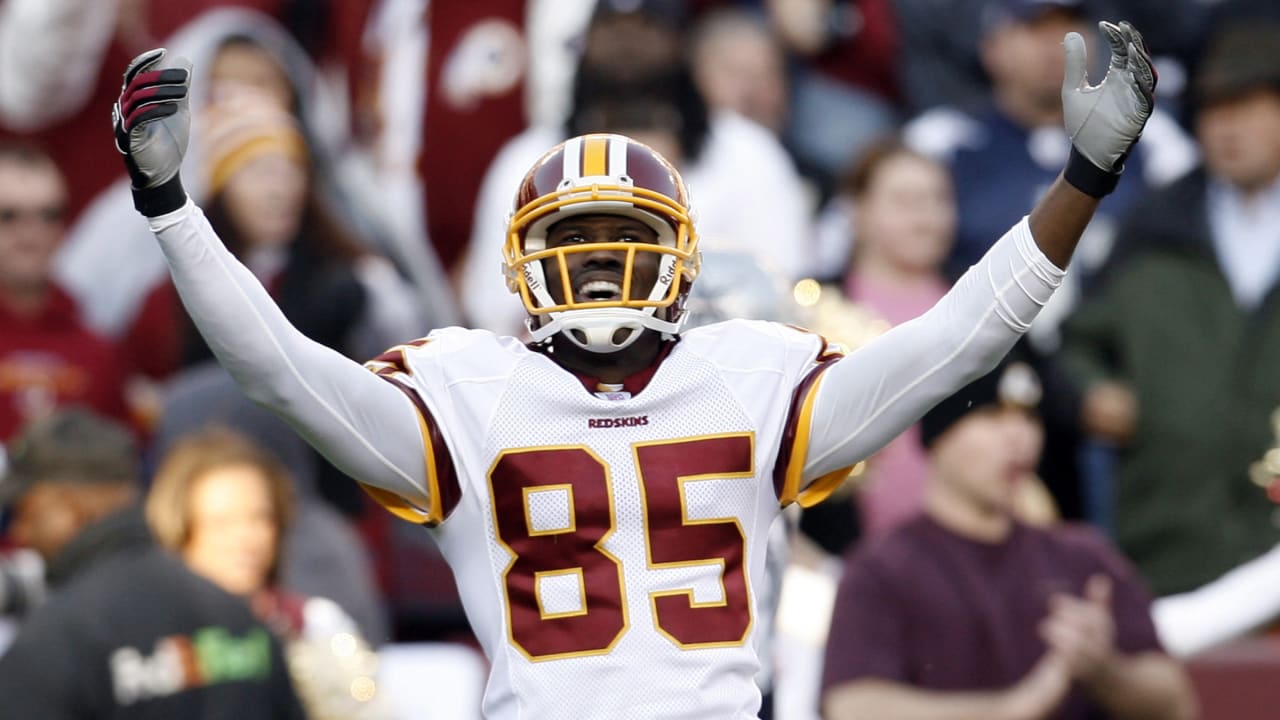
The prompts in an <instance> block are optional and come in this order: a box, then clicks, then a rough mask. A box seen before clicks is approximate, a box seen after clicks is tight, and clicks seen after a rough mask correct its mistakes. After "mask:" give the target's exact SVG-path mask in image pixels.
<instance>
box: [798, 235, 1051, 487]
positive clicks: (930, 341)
mask: <svg viewBox="0 0 1280 720" xmlns="http://www.w3.org/2000/svg"><path fill="white" fill-rule="evenodd" d="M1064 274H1065V273H1064V272H1063V271H1062V270H1060V269H1059V268H1058V267H1056V266H1055V265H1054V264H1053V263H1052V262H1050V261H1049V259H1048V258H1046V257H1045V256H1044V254H1043V253H1042V252H1040V248H1039V247H1037V246H1036V244H1035V240H1033V239H1032V237H1031V230H1030V228H1029V227H1028V224H1027V220H1026V218H1023V220H1022V221H1021V222H1019V223H1018V224H1017V225H1015V226H1014V227H1013V228H1012V229H1011V230H1010V231H1009V232H1007V233H1005V235H1004V237H1002V238H1001V239H1000V240H999V242H997V243H996V244H995V245H994V246H992V248H991V249H990V250H989V251H988V252H987V254H986V255H985V256H984V257H983V258H982V260H981V261H979V262H978V263H977V264H976V265H974V266H973V267H971V268H969V271H968V272H966V273H965V274H964V276H962V277H961V278H960V280H959V281H958V282H957V283H956V285H955V287H953V288H952V289H951V290H950V292H948V293H947V294H946V295H945V296H944V297H943V298H942V299H941V300H939V301H938V304H937V305H935V306H934V307H933V308H932V309H930V310H929V311H928V312H926V313H925V314H924V315H921V316H920V317H918V318H916V319H914V320H912V321H910V322H907V323H903V324H902V325H899V326H897V327H895V328H894V329H892V330H890V331H889V332H887V333H885V334H884V335H881V336H880V337H878V338H876V339H875V340H872V341H871V342H869V343H867V344H866V345H865V346H863V347H862V348H859V349H858V350H856V351H855V352H853V353H851V354H849V355H848V356H847V357H844V358H842V359H840V360H838V361H836V362H835V363H833V364H832V365H831V367H830V368H829V369H828V370H827V371H826V372H825V374H824V376H823V378H822V382H821V384H820V385H819V386H818V388H817V389H816V390H815V391H814V392H815V398H814V408H813V421H812V424H811V428H812V429H811V434H810V436H809V445H808V451H807V454H806V461H805V465H804V478H805V479H806V480H808V479H812V478H817V477H821V476H823V475H825V474H827V473H830V472H832V471H835V470H838V469H839V468H842V467H847V466H850V465H853V464H854V463H856V462H858V461H860V460H862V459H864V458H866V457H868V456H870V455H871V454H873V453H874V452H876V451H877V450H879V449H880V448H882V447H884V446H885V445H886V444H887V443H888V442H889V441H890V440H892V439H893V438H894V437H896V436H897V435H898V434H899V433H901V432H902V431H903V430H905V429H907V428H908V427H909V426H910V425H911V424H912V423H914V422H915V421H916V420H918V419H919V418H920V416H921V415H923V414H924V413H925V411H927V410H928V409H929V408H931V407H933V406H934V405H936V404H937V403H938V402H939V401H941V400H942V399H943V398H945V397H947V396H948V395H950V394H951V393H953V392H955V391H957V390H959V389H960V388H962V387H964V386H965V385H966V384H968V383H969V382H970V381H972V380H974V379H975V378H977V377H979V376H980V375H982V374H983V373H986V372H989V371H990V370H991V368H993V367H995V365H996V363H997V362H999V361H1000V359H1001V358H1003V357H1004V355H1005V354H1006V353H1007V352H1009V349H1010V348H1012V347H1013V344H1014V343H1015V342H1016V341H1017V340H1018V338H1019V336H1021V335H1022V334H1023V333H1024V332H1026V331H1027V329H1028V328H1029V327H1030V325H1031V321H1032V320H1033V319H1034V318H1035V316H1036V314H1037V313H1038V312H1039V311H1040V308H1041V307H1043V306H1044V304H1045V303H1046V302H1048V300H1049V297H1050V296H1052V295H1053V291H1054V290H1055V289H1056V288H1057V287H1058V285H1060V284H1061V283H1062V278H1063V276H1064Z"/></svg>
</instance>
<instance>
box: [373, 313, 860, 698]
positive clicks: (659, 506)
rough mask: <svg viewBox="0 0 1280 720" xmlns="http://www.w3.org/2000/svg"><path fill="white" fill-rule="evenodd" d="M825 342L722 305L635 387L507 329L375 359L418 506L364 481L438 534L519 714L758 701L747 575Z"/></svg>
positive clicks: (450, 333) (827, 482)
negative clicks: (410, 450) (410, 429)
mask: <svg viewBox="0 0 1280 720" xmlns="http://www.w3.org/2000/svg"><path fill="white" fill-rule="evenodd" d="M837 357H839V354H838V353H837V352H835V351H834V350H833V349H832V348H830V347H828V346H827V344H826V342H825V341H824V340H823V339H822V338H821V337H819V336H817V335H814V334H812V333H808V332H804V331H800V330H795V329H792V328H789V327H786V326H782V325H777V324H773V323H764V322H752V321H740V320H735V321H729V322H724V323H719V324H716V325H711V326H707V327H703V328H698V329H695V330H691V331H689V332H687V333H685V334H684V335H683V336H682V337H681V339H680V340H679V341H678V342H675V343H674V344H672V345H671V346H670V348H669V352H668V353H667V354H666V356H665V357H664V358H663V359H662V360H661V362H660V364H658V366H657V368H656V371H655V372H654V374H653V375H652V378H651V379H650V380H649V381H648V383H647V384H646V385H644V387H643V389H640V390H639V391H638V392H636V393H635V394H634V395H631V394H630V393H628V392H625V391H623V392H619V391H613V392H609V391H605V390H603V389H601V388H595V389H594V390H597V391H593V388H589V387H587V386H586V384H584V380H582V379H580V378H579V377H577V376H576V375H574V374H573V373H571V372H569V371H567V370H565V369H563V368H561V367H560V366H559V365H557V364H556V363H555V362H553V361H552V360H551V358H550V357H548V356H547V355H546V354H544V353H542V352H540V351H538V350H534V349H530V348H529V347H526V346H525V345H523V344H521V343H520V342H519V341H517V340H515V339H513V338H499V337H496V336H495V335H493V334H492V333H489V332H487V331H479V330H462V329H458V328H450V329H446V330H441V331H437V332H435V333H432V334H431V335H430V336H429V337H427V338H425V339H424V340H420V341H417V342H414V343H409V344H407V345H402V346H399V347H396V348H393V349H392V350H390V351H388V352H387V353H385V354H383V355H382V356H380V357H379V358H377V359H376V360H374V361H371V362H370V363H368V367H369V368H370V369H371V370H373V371H375V372H377V373H378V374H379V375H380V376H381V377H383V378H385V379H387V380H389V381H391V382H393V383H394V384H396V385H398V386H399V387H401V389H403V390H404V391H405V392H406V393H407V394H408V395H409V396H410V398H411V399H413V400H414V402H415V404H416V405H417V406H418V408H419V411H420V414H421V421H422V433H423V437H424V438H426V439H427V442H426V447H425V453H426V461H427V468H428V476H429V478H428V482H429V488H428V494H429V497H430V500H431V506H430V507H429V508H413V507H411V506H409V505H408V504H407V503H406V501H405V500H403V499H401V498H398V497H396V496H394V495H392V494H390V493H388V492H387V491H385V490H378V489H372V488H371V489H370V492H371V494H373V495H374V496H375V497H376V498H378V499H379V501H380V502H382V503H383V504H384V505H386V506H387V507H388V508H389V509H391V510H392V511H393V512H395V513H396V514H397V515H399V516H401V517H405V518H407V519H410V520H414V521H416V522H420V523H425V524H427V525H428V526H430V527H431V528H432V530H431V532H432V533H433V534H434V535H435V537H436V539H437V540H438V542H439V544H440V547H441V550H442V552H443V553H444V556H445V558H446V559H447V560H448V562H449V565H450V566H451V567H452V568H453V572H454V575H455V577H456V580H457V585H458V588H459V591H460V593H461V596H462V600H463V604H464V606H465V608H466V612H467V617H468V619H469V620H470V622H471V625H472V627H473V629H474V630H475V632H476V634H477V636H478V637H479V640H480V642H481V643H482V644H483V646H484V649H485V652H486V654H487V655H488V657H489V659H490V661H491V663H492V671H491V673H490V676H489V681H488V686H487V688H486V691H485V699H484V711H485V714H486V716H487V717H489V718H493V719H495V720H508V719H510V720H515V719H516V718H538V719H539V720H549V719H552V718H571V719H573V720H581V719H582V718H623V717H625V718H666V719H670V718H690V719H691V720H692V719H694V718H697V719H698V720H703V719H704V718H755V717H756V713H757V711H758V709H759V706H760V693H759V690H758V689H757V688H756V686H755V684H754V682H753V679H752V678H753V676H754V675H755V673H756V670H757V667H758V661H757V658H756V654H755V649H754V648H755V642H754V638H753V633H754V632H755V628H756V626H757V624H758V623H757V618H756V607H755V606H756V603H755V600H754V597H753V590H752V586H753V583H755V582H757V579H758V578H762V577H763V571H764V560H765V547H766V543H767V539H768V532H769V526H770V523H771V522H772V520H773V518H774V516H775V515H776V514H777V512H778V509H779V507H780V506H782V505H786V504H788V503H790V502H792V501H796V500H799V501H801V502H803V503H804V504H806V505H808V504H810V503H811V502H815V501H817V500H819V499H821V497H823V496H825V495H826V494H828V493H829V492H830V491H831V490H833V489H834V488H835V487H836V486H837V485H838V484H839V481H840V480H842V479H843V477H844V476H845V475H847V469H844V470H841V471H837V472H835V473H831V474H830V475H827V476H825V477H823V478H820V479H818V480H816V481H814V482H812V483H810V484H808V485H807V486H806V484H805V483H804V482H803V481H802V478H801V469H802V468H803V467H804V463H805V458H804V453H805V448H806V447H807V443H808V436H809V430H810V426H809V423H810V415H811V411H812V404H813V397H814V391H815V390H816V388H817V386H818V384H819V382H821V377H822V372H823V370H824V369H825V368H826V367H828V366H829V364H830V362H831V361H833V360H835V359H836V358H837Z"/></svg>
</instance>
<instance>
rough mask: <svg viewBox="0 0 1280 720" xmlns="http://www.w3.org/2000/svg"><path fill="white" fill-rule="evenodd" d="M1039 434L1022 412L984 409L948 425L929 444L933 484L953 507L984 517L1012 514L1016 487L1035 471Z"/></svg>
mask: <svg viewBox="0 0 1280 720" xmlns="http://www.w3.org/2000/svg"><path fill="white" fill-rule="evenodd" d="M1043 440H1044V431H1043V429H1042V427H1041V425H1040V422H1039V420H1037V419H1036V417H1035V416H1034V415H1032V414H1031V413H1029V412H1027V411H1026V410H1022V409H1018V408H1001V407H995V406H992V407H989V408H985V409H982V410H975V411H973V412H971V413H969V414H968V415H966V416H965V417H964V418H963V419H961V420H960V421H959V422H957V423H955V424H954V425H952V426H951V427H950V428H948V429H947V431H946V432H945V433H944V434H943V435H942V436H941V437H939V438H938V439H937V441H936V442H935V443H934V448H933V449H934V451H933V460H934V464H935V466H936V469H937V476H938V481H939V482H943V483H946V484H947V486H948V490H950V492H949V493H948V494H949V495H950V496H951V497H953V498H955V500H956V501H957V502H968V503H971V504H972V505H974V506H975V507H977V508H979V509H981V510H982V511H985V512H993V511H994V512H1008V511H1010V510H1011V509H1012V503H1013V500H1014V497H1015V491H1016V490H1017V486H1018V484H1019V483H1020V482H1022V481H1023V480H1024V479H1026V478H1027V477H1029V476H1030V475H1031V473H1033V472H1034V471H1035V467H1036V465H1037V463H1039V460H1040V450H1041V447H1042V445H1043Z"/></svg>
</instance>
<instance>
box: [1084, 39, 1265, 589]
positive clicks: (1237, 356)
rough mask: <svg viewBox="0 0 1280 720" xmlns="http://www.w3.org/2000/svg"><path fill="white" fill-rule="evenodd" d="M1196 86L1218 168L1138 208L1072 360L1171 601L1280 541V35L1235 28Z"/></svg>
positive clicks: (1152, 577) (1206, 139)
mask: <svg viewBox="0 0 1280 720" xmlns="http://www.w3.org/2000/svg"><path fill="white" fill-rule="evenodd" d="M1191 91H1192V95H1191V99H1192V100H1193V104H1194V106H1195V107H1196V108H1197V109H1196V111H1195V130H1196V135H1197V137H1198V138H1199V140H1200V145H1201V148H1202V152H1203V156H1204V165H1203V167H1201V168H1199V169H1197V170H1195V171H1194V172H1192V173H1190V174H1188V175H1187V176H1186V177H1184V178H1182V179H1181V180H1178V181H1177V182H1176V183H1174V184H1173V185H1170V186H1169V187H1168V188H1165V189H1163V190H1161V191H1159V192H1156V193H1153V194H1152V195H1151V196H1149V197H1147V198H1145V199H1144V201H1143V202H1141V203H1140V204H1138V205H1137V206H1135V207H1134V209H1133V212H1132V214H1131V215H1130V216H1129V219H1128V221H1127V222H1126V224H1125V225H1124V226H1123V231H1122V233H1121V236H1122V237H1123V238H1124V244H1123V245H1121V246H1120V247H1119V248H1118V250H1117V252H1118V254H1117V257H1116V258H1115V260H1114V263H1115V266H1114V267H1113V268H1111V269H1109V270H1108V272H1107V273H1106V276H1105V282H1104V284H1103V285H1102V287H1101V288H1100V289H1099V291H1098V292H1097V294H1096V295H1094V296H1093V297H1091V298H1090V299H1089V301H1088V302H1087V303H1086V304H1085V305H1083V306H1082V307H1081V308H1080V310H1079V312H1078V313H1077V314H1076V315H1075V316H1074V317H1073V318H1072V319H1071V321H1070V323H1069V324H1068V330H1067V335H1066V343H1065V345H1064V353H1063V355H1064V359H1065V361H1066V363H1067V366H1068V368H1069V369H1070V370H1071V372H1072V375H1073V377H1074V378H1075V379H1076V381H1077V382H1078V383H1079V384H1080V386H1081V387H1082V388H1083V392H1084V393H1085V394H1084V402H1083V404H1082V409H1081V415H1080V420H1081V422H1082V423H1083V426H1084V428H1085V430H1086V431H1088V432H1089V433H1091V434H1092V435H1094V436H1096V437H1098V438H1101V439H1103V440H1105V441H1107V442H1109V443H1113V444H1115V445H1117V446H1118V447H1119V448H1120V449H1119V453H1118V465H1117V474H1116V477H1115V486H1114V493H1115V502H1116V506H1115V517H1114V524H1115V532H1116V539H1117V541H1118V542H1119V544H1120V547H1121V549H1123V550H1124V551H1125V553H1126V554H1127V555H1128V556H1129V557H1130V558H1132V559H1133V560H1134V562H1135V563H1136V564H1137V566H1138V568H1139V569H1140V570H1141V571H1142V573H1143V574H1144V575H1145V576H1146V578H1147V580H1148V582H1150V583H1151V586H1152V588H1153V589H1154V590H1155V592H1156V593H1157V594H1159V595H1166V594H1169V593H1181V592H1186V591H1189V590H1192V589H1194V588H1196V587H1198V586H1200V585H1202V584H1204V583H1206V582H1208V581H1210V580H1212V579H1214V578H1216V577H1218V576H1219V575H1222V574H1223V573H1225V572H1227V571H1228V570H1230V569H1231V568H1233V567H1235V566H1237V565H1239V564H1241V563H1243V562H1245V561H1248V560H1251V559H1252V558H1254V557H1257V556H1258V555H1260V554H1262V553H1263V552H1265V551H1267V550H1268V549H1270V548H1271V547H1272V546H1273V545H1275V544H1276V542H1277V541H1280V530H1277V527H1276V524H1275V520H1274V518H1275V509H1276V505H1275V504H1274V503H1273V502H1271V501H1270V500H1269V499H1268V498H1267V494H1266V492H1265V491H1264V490H1263V489H1262V488H1259V487H1258V486H1256V485H1254V484H1253V483H1251V482H1250V480H1249V476H1248V470H1249V466H1250V464H1251V463H1252V462H1253V461H1254V460H1256V459H1257V458H1258V457H1260V456H1261V455H1262V453H1263V452H1264V451H1265V450H1266V449H1267V448H1268V447H1270V445H1271V440H1272V431H1271V423H1270V416H1271V413H1272V412H1273V411H1274V410H1275V409H1276V407H1277V406H1278V405H1280V375H1278V374H1277V373H1276V372H1275V368H1276V367H1280V295H1278V294H1277V280H1278V279H1280V238H1277V236H1276V232H1275V229H1276V227H1277V224H1278V223H1280V140H1278V139H1280V26H1278V25H1277V24H1275V23H1264V22H1258V21H1255V22H1252V23H1249V24H1248V25H1244V26H1234V27H1232V26H1228V27H1226V28H1224V29H1222V30H1221V31H1220V33H1219V34H1218V35H1217V36H1216V37H1215V39H1214V42H1213V43H1212V44H1211V45H1210V47H1209V50H1208V54H1207V55H1206V57H1205V58H1204V60H1203V61H1202V63H1201V65H1200V69H1199V72H1198V74H1197V75H1196V76H1194V77H1193V79H1192V84H1191ZM1173 288H1176V289H1177V290H1176V292H1173V291H1171V289H1173Z"/></svg>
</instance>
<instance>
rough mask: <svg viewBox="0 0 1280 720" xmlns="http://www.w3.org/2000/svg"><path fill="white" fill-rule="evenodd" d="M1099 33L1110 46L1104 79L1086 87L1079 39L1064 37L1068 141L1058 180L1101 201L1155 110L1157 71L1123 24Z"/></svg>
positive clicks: (1102, 26) (1103, 26)
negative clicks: (1062, 169)
mask: <svg viewBox="0 0 1280 720" xmlns="http://www.w3.org/2000/svg"><path fill="white" fill-rule="evenodd" d="M1098 27H1099V28H1100V29H1101V30H1102V34H1103V36H1104V37H1106V39H1107V43H1108V44H1109V45H1110V46H1111V65H1110V66H1109V67H1108V68H1107V74H1106V77H1104V78H1102V82H1100V83H1098V84H1097V85H1090V84H1089V78H1088V70H1087V68H1088V57H1087V54H1086V51H1085V44H1084V38H1082V37H1080V34H1079V33H1067V35H1066V37H1065V38H1063V41H1062V44H1063V47H1064V50H1065V53H1066V73H1065V76H1064V78H1063V82H1062V113H1063V117H1064V120H1065V124H1066V128H1067V134H1068V135H1069V136H1070V137H1071V149H1072V152H1071V158H1070V159H1069V160H1068V161H1067V167H1066V170H1065V171H1064V173H1063V175H1064V177H1065V178H1066V180H1067V182H1069V183H1071V184H1072V185H1073V186H1075V187H1076V189H1078V190H1080V191H1081V192H1083V193H1086V194H1088V195H1092V196H1093V197H1102V196H1104V195H1106V194H1107V193H1109V192H1111V191H1112V190H1114V189H1115V187H1116V183H1117V182H1118V181H1119V179H1120V172H1121V171H1122V170H1124V161H1125V158H1127V157H1128V156H1129V151H1130V150H1131V149H1132V148H1133V145H1134V143H1136V142H1138V138H1139V137H1140V136H1141V135H1142V128H1143V126H1145V125H1146V124H1147V118H1149V117H1151V110H1152V108H1154V107H1155V89H1156V71H1155V67H1154V66H1153V65H1152V64H1151V55H1150V54H1149V53H1148V52H1147V46H1146V44H1145V43H1143V41H1142V36H1141V35H1139V34H1138V31H1137V30H1135V29H1134V28H1133V26H1132V25H1130V24H1129V23H1127V22H1121V23H1120V24H1119V25H1114V24H1112V23H1109V22H1105V21H1104V22H1100V23H1098Z"/></svg>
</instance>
